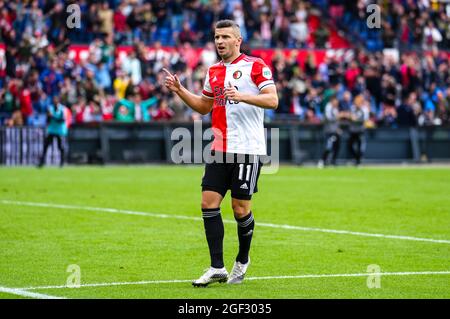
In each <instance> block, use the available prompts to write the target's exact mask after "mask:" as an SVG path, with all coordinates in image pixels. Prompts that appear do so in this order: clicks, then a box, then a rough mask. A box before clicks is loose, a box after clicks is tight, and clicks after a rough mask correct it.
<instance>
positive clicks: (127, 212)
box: [0, 200, 450, 244]
mask: <svg viewBox="0 0 450 319" xmlns="http://www.w3.org/2000/svg"><path fill="white" fill-rule="evenodd" d="M0 203H3V204H6V205H19V206H31V207H50V208H61V209H74V210H87V211H94V212H106V213H112V214H125V215H138V216H148V217H157V218H172V219H185V220H195V221H202V220H203V219H202V218H200V217H190V216H182V215H172V214H156V213H149V212H138V211H132V210H124V209H116V208H103V207H90V206H76V205H63V204H49V203H35V202H22V201H11V200H1V201H0ZM223 221H224V223H229V224H230V223H232V224H235V223H236V222H235V221H234V220H227V219H224V220H223ZM257 225H258V227H260V226H263V227H271V228H282V229H295V230H302V231H307V232H321V233H331V234H341V235H355V236H364V237H378V238H390V239H400V240H412V241H423V242H430V243H439V244H450V240H444V239H432V238H420V237H412V236H400V235H386V234H376V233H364V232H355V231H348V230H338V229H325V228H315V227H302V226H291V225H282V224H271V223H263V222H258V223H257Z"/></svg>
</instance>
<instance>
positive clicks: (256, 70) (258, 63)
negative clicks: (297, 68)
mask: <svg viewBox="0 0 450 319" xmlns="http://www.w3.org/2000/svg"><path fill="white" fill-rule="evenodd" d="M264 68H267V69H269V67H268V66H267V65H266V64H265V63H264V61H263V60H261V59H256V60H255V61H254V62H253V65H252V71H251V78H252V80H253V82H254V83H255V84H256V86H258V87H259V85H260V84H261V83H263V82H265V81H273V78H272V75H271V74H270V76H267V75H264V74H263V69H264ZM269 70H270V69H269ZM269 73H270V72H269Z"/></svg>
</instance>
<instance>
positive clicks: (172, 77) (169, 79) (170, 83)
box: [162, 68, 181, 93]
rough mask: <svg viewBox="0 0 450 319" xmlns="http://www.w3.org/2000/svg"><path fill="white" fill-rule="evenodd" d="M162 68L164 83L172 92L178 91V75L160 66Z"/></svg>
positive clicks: (179, 87)
mask: <svg viewBox="0 0 450 319" xmlns="http://www.w3.org/2000/svg"><path fill="white" fill-rule="evenodd" d="M162 70H163V71H164V72H165V73H166V79H165V81H164V85H165V86H166V87H167V88H168V89H169V90H171V91H172V92H175V93H177V92H179V91H180V90H181V83H180V79H179V78H178V76H177V75H176V74H172V73H170V72H169V70H167V69H166V68H162Z"/></svg>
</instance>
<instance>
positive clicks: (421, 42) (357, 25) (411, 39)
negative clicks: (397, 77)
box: [313, 0, 450, 50]
mask: <svg viewBox="0 0 450 319" xmlns="http://www.w3.org/2000/svg"><path fill="white" fill-rule="evenodd" d="M313 2H315V3H316V4H317V5H318V6H319V7H321V8H322V9H323V10H324V11H326V13H327V14H328V15H329V17H330V18H331V20H332V21H333V22H335V23H337V25H339V26H341V27H343V28H344V29H346V30H347V31H348V32H349V33H350V34H352V35H353V36H354V38H355V39H359V40H361V41H363V43H364V44H365V46H366V47H367V48H368V49H369V50H380V49H383V48H399V49H402V50H421V49H422V50H431V49H434V48H440V49H447V50H448V49H449V48H450V3H448V1H440V0H397V1H392V0H381V1H374V0H357V1H345V0H315V1H313ZM370 4H378V5H379V6H378V8H379V10H380V13H381V19H380V26H379V27H375V28H374V27H371V26H369V25H368V23H367V21H368V19H369V20H371V21H372V22H375V20H374V19H370V16H371V15H372V14H373V13H374V12H375V9H373V8H372V9H369V10H368V9H367V7H368V5H370Z"/></svg>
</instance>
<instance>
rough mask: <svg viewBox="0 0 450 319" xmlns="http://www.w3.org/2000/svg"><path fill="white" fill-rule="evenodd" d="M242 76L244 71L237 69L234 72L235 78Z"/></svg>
mask: <svg viewBox="0 0 450 319" xmlns="http://www.w3.org/2000/svg"><path fill="white" fill-rule="evenodd" d="M241 76H242V72H241V71H239V70H237V71H235V72H234V73H233V79H235V80H237V79H240V78H241Z"/></svg>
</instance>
